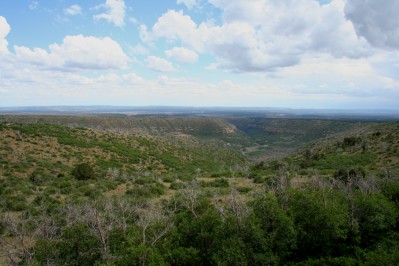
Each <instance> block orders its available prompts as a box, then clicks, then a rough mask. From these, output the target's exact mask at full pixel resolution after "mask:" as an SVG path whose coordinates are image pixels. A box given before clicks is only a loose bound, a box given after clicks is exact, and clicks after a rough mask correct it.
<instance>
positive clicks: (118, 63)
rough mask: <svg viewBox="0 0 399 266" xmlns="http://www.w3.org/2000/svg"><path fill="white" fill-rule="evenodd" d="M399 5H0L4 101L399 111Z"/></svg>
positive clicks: (97, 1) (300, 1) (97, 0)
mask: <svg viewBox="0 0 399 266" xmlns="http://www.w3.org/2000/svg"><path fill="white" fill-rule="evenodd" d="M397 10H399V1H396V0H386V1H378V0H369V1H363V0H332V1H326V0H323V1H321V0H320V1H316V0H286V1H277V0H235V1H230V0H162V1H159V0H158V1H155V0H147V1H135V0H90V1H73V0H52V1H44V0H15V1H0V106H38V105H39V106H49V105H124V106H126V105H130V106H147V105H173V106H259V107H291V108H354V109H399V53H398V50H399V18H398V16H397V14H396V11H397Z"/></svg>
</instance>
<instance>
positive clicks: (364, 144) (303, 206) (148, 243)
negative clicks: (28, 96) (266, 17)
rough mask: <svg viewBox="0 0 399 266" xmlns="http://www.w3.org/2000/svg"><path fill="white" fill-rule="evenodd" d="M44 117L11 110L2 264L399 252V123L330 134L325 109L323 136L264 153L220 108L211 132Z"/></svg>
mask: <svg viewBox="0 0 399 266" xmlns="http://www.w3.org/2000/svg"><path fill="white" fill-rule="evenodd" d="M48 119H50V118H48ZM51 119H54V121H55V120H56V118H54V117H51ZM68 119H72V118H68ZM82 119H88V118H76V121H81V120H82ZM96 119H97V118H96ZM98 119H100V118H98ZM110 119H111V118H106V121H110ZM115 119H121V118H115ZM176 119H177V118H176ZM72 121H73V120H72ZM36 122H39V123H36ZM36 122H35V123H31V122H30V123H26V121H25V122H24V123H15V122H5V123H2V124H0V136H1V138H0V141H1V143H0V166H1V168H0V196H1V201H0V212H1V217H0V218H1V219H0V242H1V243H0V246H1V250H0V251H1V256H2V257H1V259H0V263H2V264H12V265H227V264H231V265H381V264H384V265H397V264H398V263H399V252H398V250H399V241H398V239H399V238H398V229H399V227H398V226H399V156H398V148H399V141H398V140H399V133H398V132H399V130H398V129H399V125H398V124H397V123H370V124H367V125H365V124H364V125H363V124H362V125H358V124H357V125H358V126H356V123H353V124H350V125H351V126H350V130H349V131H348V130H347V129H348V127H347V126H342V130H341V131H339V132H338V131H334V134H328V135H325V136H320V134H321V132H322V131H323V130H325V128H326V127H327V126H326V125H327V123H324V122H320V123H316V122H314V121H313V122H312V123H315V124H318V125H322V124H323V125H324V126H323V127H322V128H323V130H320V131H319V133H317V134H316V135H317V136H319V137H317V140H316V141H313V142H309V141H308V140H306V141H303V145H302V147H301V148H300V149H299V150H297V151H295V152H293V153H290V154H287V155H285V156H283V157H282V158H281V159H269V160H259V157H258V158H257V160H251V159H250V157H248V156H246V155H245V153H244V154H243V153H242V149H243V148H246V147H252V145H253V143H254V142H251V141H255V142H256V141H259V139H258V140H256V139H254V138H252V137H251V136H250V135H246V138H248V139H250V141H248V142H241V143H240V145H244V146H239V145H234V143H233V142H232V137H231V135H230V136H229V134H231V131H229V132H230V133H227V132H224V133H223V132H219V131H218V132H216V133H215V132H214V133H212V131H213V130H215V128H214V127H213V126H212V125H215V124H214V123H213V122H212V123H211V125H206V123H205V122H204V121H202V122H201V127H202V128H207V127H208V126H209V128H211V129H207V130H208V131H209V132H211V133H208V131H207V132H206V134H205V135H201V134H200V133H198V132H197V133H196V134H199V135H198V136H195V134H185V133H184V134H183V135H182V134H153V133H151V134H150V133H148V132H147V133H146V132H138V131H129V130H123V131H121V130H110V129H109V128H108V129H104V128H101V127H102V124H101V123H100V124H99V125H98V127H97V128H95V127H93V126H90V127H82V126H81V125H78V126H76V125H71V124H59V125H55V123H52V124H49V123H43V121H41V122H40V121H36ZM241 122H242V121H240V123H241ZM107 123H108V122H107ZM119 123H128V122H127V121H123V122H119ZM146 123H147V124H148V123H150V122H148V121H147V122H146ZM156 123H164V122H159V121H157V122H156ZM178 123H180V127H183V125H184V121H179V122H178ZM202 123H204V124H202ZM218 123H219V122H218ZM268 123H270V125H272V124H273V125H274V127H277V126H276V124H275V123H276V122H275V121H273V122H268ZM284 123H286V122H285V121H284ZM345 123H348V122H345ZM219 125H220V124H219ZM348 125H349V123H348ZM240 127H242V126H240ZM247 127H248V128H250V127H251V126H250V125H248V126H247ZM289 127H293V126H292V125H288V124H285V126H284V128H285V129H287V128H289ZM320 127H321V126H320ZM328 127H330V126H328ZM236 130H239V129H236ZM191 131H192V130H191ZM336 133H337V134H336ZM220 134H222V135H223V134H225V135H226V134H227V135H226V136H227V137H226V136H225V137H224V138H223V137H221V138H219V137H218V136H220ZM240 134H245V132H244V131H240V132H237V135H236V136H239V135H240ZM257 134H258V133H257ZM295 134H297V133H295ZM266 135H267V134H266ZM291 137H292V136H291ZM256 138H259V136H258V135H257V136H256ZM264 138H265V139H266V137H264ZM273 138H278V135H276V136H273ZM281 138H282V139H279V140H278V141H284V138H286V135H284V134H282V136H281ZM292 138H294V137H292ZM315 138H316V137H315ZM246 141H247V140H246ZM265 141H266V140H265ZM278 141H277V140H276V139H273V140H270V143H274V144H276V143H278ZM297 141H298V142H299V140H297ZM228 143H230V144H231V145H228ZM245 143H246V144H245ZM309 143H310V144H309ZM245 145H247V146H245Z"/></svg>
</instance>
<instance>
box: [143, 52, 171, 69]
mask: <svg viewBox="0 0 399 266" xmlns="http://www.w3.org/2000/svg"><path fill="white" fill-rule="evenodd" d="M145 61H146V63H147V67H148V68H150V69H152V70H155V71H159V72H172V71H175V68H174V67H173V65H172V63H170V62H169V61H168V60H165V59H163V58H160V57H157V56H152V55H151V56H148V57H147V59H146V60H145Z"/></svg>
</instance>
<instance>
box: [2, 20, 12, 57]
mask: <svg viewBox="0 0 399 266" xmlns="http://www.w3.org/2000/svg"><path fill="white" fill-rule="evenodd" d="M10 30H11V27H10V25H9V24H8V23H7V20H6V19H5V17H2V16H0V54H1V53H7V52H8V48H7V46H8V42H7V40H6V37H7V35H8V34H9V33H10Z"/></svg>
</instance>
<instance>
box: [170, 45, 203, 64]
mask: <svg viewBox="0 0 399 266" xmlns="http://www.w3.org/2000/svg"><path fill="white" fill-rule="evenodd" d="M165 54H166V56H167V57H170V58H174V59H175V60H176V61H178V62H180V63H184V64H193V63H195V62H197V60H198V54H197V53H196V52H194V51H192V50H190V49H187V48H184V47H174V48H172V49H170V50H167V51H166V52H165Z"/></svg>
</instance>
